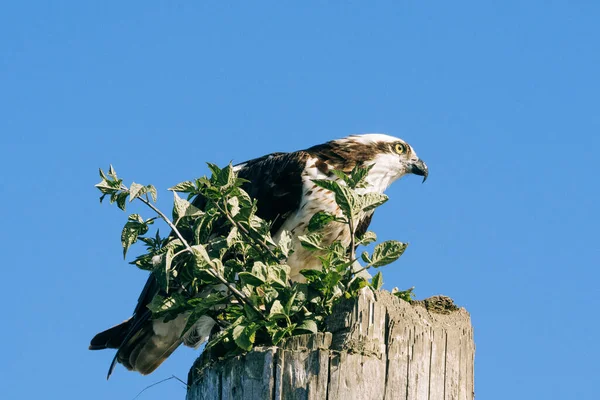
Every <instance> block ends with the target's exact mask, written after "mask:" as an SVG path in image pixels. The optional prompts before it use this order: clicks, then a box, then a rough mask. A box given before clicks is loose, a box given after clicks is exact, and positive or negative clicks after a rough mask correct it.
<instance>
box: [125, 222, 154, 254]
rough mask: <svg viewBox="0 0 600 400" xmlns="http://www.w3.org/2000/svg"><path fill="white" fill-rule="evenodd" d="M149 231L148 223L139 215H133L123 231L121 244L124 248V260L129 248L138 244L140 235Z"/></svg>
mask: <svg viewBox="0 0 600 400" xmlns="http://www.w3.org/2000/svg"><path fill="white" fill-rule="evenodd" d="M147 231H148V225H147V223H144V220H143V219H142V217H141V216H139V215H138V214H131V215H130V216H129V218H128V221H127V223H125V226H124V227H123V230H122V231H121V244H122V246H123V258H125V256H126V255H127V250H128V249H129V247H130V246H131V245H132V244H134V243H135V242H137V238H138V236H139V235H143V234H145V233H146V232H147Z"/></svg>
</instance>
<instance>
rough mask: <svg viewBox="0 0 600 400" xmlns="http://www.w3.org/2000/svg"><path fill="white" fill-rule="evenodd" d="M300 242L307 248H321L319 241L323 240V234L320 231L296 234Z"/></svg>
mask: <svg viewBox="0 0 600 400" xmlns="http://www.w3.org/2000/svg"><path fill="white" fill-rule="evenodd" d="M298 240H300V244H301V245H302V247H304V248H305V249H307V250H312V251H314V250H323V247H322V246H321V242H322V241H323V235H321V234H320V233H310V234H308V235H304V236H298Z"/></svg>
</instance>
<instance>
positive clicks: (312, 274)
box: [300, 269, 324, 281]
mask: <svg viewBox="0 0 600 400" xmlns="http://www.w3.org/2000/svg"><path fill="white" fill-rule="evenodd" d="M300 273H301V274H302V276H304V277H305V278H306V279H308V280H309V281H311V280H314V279H319V278H321V276H322V275H323V273H324V272H323V271H319V270H318V269H303V270H300Z"/></svg>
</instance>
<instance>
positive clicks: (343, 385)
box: [187, 290, 475, 400]
mask: <svg viewBox="0 0 600 400" xmlns="http://www.w3.org/2000/svg"><path fill="white" fill-rule="evenodd" d="M327 327H328V331H329V332H327V333H317V334H314V335H299V336H294V337H291V338H289V339H287V340H286V341H285V342H284V343H283V344H282V345H281V346H279V347H257V348H255V349H254V350H253V351H251V352H249V353H247V354H245V355H243V356H237V357H234V358H231V359H228V360H224V361H213V360H210V357H209V356H207V355H203V356H201V357H200V358H199V359H198V360H197V361H196V363H195V364H194V366H193V367H192V369H191V370H190V375H189V385H190V387H189V390H188V394H187V399H188V400H204V399H206V400H208V399H211V400H212V399H217V400H234V399H235V400H237V399H248V400H250V399H252V400H254V399H265V400H267V399H272V400H288V399H294V400H295V399H298V400H300V399H311V400H312V399H314V400H317V399H318V400H321V399H326V400H338V399H340V400H342V399H343V400H350V399H373V400H375V399H377V400H379V399H386V400H396V399H406V400H421V399H423V400H438V399H440V400H441V399H443V400H449V399H453V400H454V399H456V400H472V399H473V398H474V371H473V362H474V353H475V345H474V343H473V329H472V327H471V320H470V317H469V314H468V313H467V311H466V310H465V309H463V308H460V309H459V308H457V307H455V306H454V304H453V303H452V300H451V299H449V298H448V297H444V296H435V297H431V298H429V299H426V300H423V301H418V302H414V303H413V304H409V303H407V302H405V301H403V300H400V299H398V298H396V297H395V296H393V295H392V294H390V293H389V292H385V291H378V292H375V293H373V292H371V291H370V290H363V291H362V292H361V295H360V297H359V298H358V299H353V300H349V301H346V302H344V303H342V304H340V305H339V306H337V307H336V310H335V312H334V314H333V315H332V316H331V317H330V318H329V319H328V321H327Z"/></svg>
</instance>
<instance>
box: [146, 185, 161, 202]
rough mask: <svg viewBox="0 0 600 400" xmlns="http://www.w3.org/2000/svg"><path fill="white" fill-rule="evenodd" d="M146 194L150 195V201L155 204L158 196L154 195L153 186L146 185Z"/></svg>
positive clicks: (154, 189)
mask: <svg viewBox="0 0 600 400" xmlns="http://www.w3.org/2000/svg"><path fill="white" fill-rule="evenodd" d="M146 192H147V193H150V196H151V197H152V201H153V202H155V203H156V199H157V197H158V195H157V194H156V188H155V187H154V186H153V185H147V186H146Z"/></svg>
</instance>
